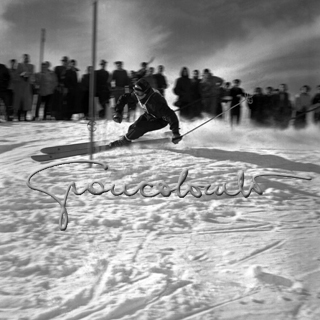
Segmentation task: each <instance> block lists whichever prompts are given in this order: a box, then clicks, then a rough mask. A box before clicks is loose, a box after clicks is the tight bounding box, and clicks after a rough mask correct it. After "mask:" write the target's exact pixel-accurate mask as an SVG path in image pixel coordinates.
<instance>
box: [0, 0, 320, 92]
mask: <svg viewBox="0 0 320 320" xmlns="http://www.w3.org/2000/svg"><path fill="white" fill-rule="evenodd" d="M93 2H94V1H93V0H1V1H0V41H1V44H2V45H1V51H0V63H4V64H6V65H8V61H9V60H10V59H12V58H15V59H17V60H19V61H20V60H21V56H22V54H23V53H29V54H30V56H31V62H32V63H33V64H35V66H36V69H37V70H38V69H39V63H40V62H39V56H40V33H41V29H42V28H45V29H46V42H45V52H44V60H46V61H50V62H51V63H52V65H53V66H56V65H59V64H60V60H61V57H62V56H65V55H66V56H68V57H70V58H73V59H75V60H77V62H78V66H79V69H80V74H79V76H81V74H82V73H84V72H85V70H86V67H87V66H89V65H90V64H91V61H92V35H93V31H92V30H93V27H92V26H93ZM97 2H98V19H97V30H98V31H97V62H99V60H100V59H105V60H107V61H108V65H107V69H108V70H109V71H112V70H114V62H115V61H117V60H121V61H123V62H124V68H125V69H126V70H128V71H130V70H138V69H139V67H140V63H141V62H143V61H148V60H150V59H151V57H154V61H153V63H152V64H151V65H152V66H154V67H157V66H158V65H159V64H162V65H164V66H165V74H166V75H167V77H168V80H169V83H170V84H171V85H173V84H174V81H175V79H176V78H178V77H179V74H180V70H181V68H182V67H184V66H186V67H188V68H189V70H190V72H191V71H192V70H194V69H199V70H200V71H202V70H203V69H205V68H209V69H210V70H211V71H212V73H213V74H214V75H217V76H220V77H222V78H223V79H225V80H226V81H232V80H233V79H235V78H239V79H241V80H242V87H243V88H244V89H245V90H246V91H247V92H253V89H254V88H255V87H257V86H262V87H266V86H269V85H270V86H273V87H278V85H279V84H281V83H286V84H288V86H289V92H291V93H292V94H297V93H298V91H299V88H300V87H301V86H302V85H305V84H308V85H310V86H311V87H312V89H313V91H314V89H315V86H316V85H318V84H320V68H319V67H320V41H319V40H320V32H319V30H320V2H319V1H317V0H308V1H302V0H281V1H279V0H268V1H265V0H228V1H226V0H197V1H196V0H174V1H172V0H98V1H97ZM3 44H5V45H3ZM97 67H98V63H97Z"/></svg>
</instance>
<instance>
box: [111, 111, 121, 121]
mask: <svg viewBox="0 0 320 320" xmlns="http://www.w3.org/2000/svg"><path fill="white" fill-rule="evenodd" d="M112 119H113V121H115V122H118V123H121V122H122V114H121V113H119V112H116V113H115V114H114V115H113V117H112Z"/></svg>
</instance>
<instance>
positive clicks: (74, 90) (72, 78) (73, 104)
mask: <svg viewBox="0 0 320 320" xmlns="http://www.w3.org/2000/svg"><path fill="white" fill-rule="evenodd" d="M78 71H79V69H78V68H77V61H76V60H70V62H69V66H68V68H67V70H66V74H65V81H64V84H65V87H66V88H67V95H66V101H67V106H66V108H64V110H63V120H71V117H72V114H74V113H80V112H81V111H82V110H80V109H78V108H77V106H78V102H79V82H78V73H77V72H78Z"/></svg>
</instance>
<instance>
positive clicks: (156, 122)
mask: <svg viewBox="0 0 320 320" xmlns="http://www.w3.org/2000/svg"><path fill="white" fill-rule="evenodd" d="M166 125H168V123H167V122H166V121H164V120H163V119H155V118H153V117H152V116H150V115H148V114H146V113H144V114H143V115H141V116H140V117H139V118H138V119H137V120H136V121H135V122H134V123H133V124H132V125H131V126H130V127H129V129H128V132H127V134H126V138H127V139H129V140H135V139H138V138H140V137H141V136H143V135H144V134H145V133H147V132H150V131H155V130H159V129H162V128H164V127H165V126H166Z"/></svg>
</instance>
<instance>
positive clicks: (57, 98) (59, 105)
mask: <svg viewBox="0 0 320 320" xmlns="http://www.w3.org/2000/svg"><path fill="white" fill-rule="evenodd" d="M68 64H69V58H68V57H67V56H64V57H62V59H61V66H57V67H55V68H54V73H55V74H56V76H57V81H58V85H57V87H56V90H55V93H54V102H53V112H54V115H55V118H56V120H62V119H63V109H65V108H66V103H67V102H66V96H67V91H68V90H67V88H66V86H65V78H66V72H67V68H68Z"/></svg>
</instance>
